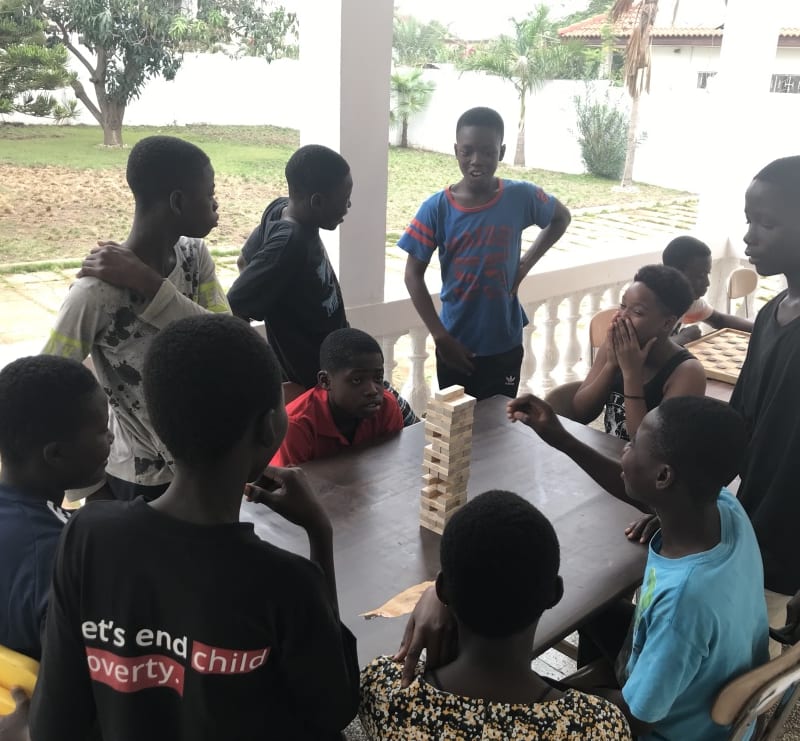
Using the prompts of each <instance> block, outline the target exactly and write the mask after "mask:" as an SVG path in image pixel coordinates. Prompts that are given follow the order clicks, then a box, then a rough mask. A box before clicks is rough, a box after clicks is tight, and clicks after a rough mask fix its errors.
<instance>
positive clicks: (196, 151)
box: [125, 136, 211, 207]
mask: <svg viewBox="0 0 800 741" xmlns="http://www.w3.org/2000/svg"><path fill="white" fill-rule="evenodd" d="M210 166H211V160H210V159H209V158H208V155H207V154H206V153H205V152H204V151H203V150H202V149H200V147H198V146H196V145H194V144H192V143H191V142H187V141H185V140H184V139H178V138H177V137H175V136H148V137H145V138H144V139H141V140H140V141H139V142H137V143H136V144H135V145H134V146H133V148H132V149H131V153H130V155H128V166H127V169H126V172H125V177H126V179H127V181H128V186H129V187H130V189H131V192H132V193H133V197H134V200H135V201H136V203H138V204H140V205H142V206H146V207H150V206H153V205H155V204H156V203H158V202H159V201H162V200H165V199H167V198H169V196H170V194H171V193H173V192H174V191H176V190H183V189H184V188H186V186H187V184H189V183H190V182H192V181H194V180H197V179H199V178H201V177H202V175H203V171H204V170H205V168H206V167H210Z"/></svg>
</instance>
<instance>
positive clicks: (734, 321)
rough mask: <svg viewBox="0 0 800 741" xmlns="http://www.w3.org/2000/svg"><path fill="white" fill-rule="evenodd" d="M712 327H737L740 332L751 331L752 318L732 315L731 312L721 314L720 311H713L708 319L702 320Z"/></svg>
mask: <svg viewBox="0 0 800 741" xmlns="http://www.w3.org/2000/svg"><path fill="white" fill-rule="evenodd" d="M704 321H705V323H706V324H709V325H710V326H712V327H713V328H714V329H725V328H730V329H738V330H739V331H741V332H752V331H753V324H754V322H753V320H752V319H745V318H744V317H741V316H734V315H733V314H723V313H722V312H720V311H715V312H714V313H713V314H712V315H711V316H710V317H708V319H705V320H704Z"/></svg>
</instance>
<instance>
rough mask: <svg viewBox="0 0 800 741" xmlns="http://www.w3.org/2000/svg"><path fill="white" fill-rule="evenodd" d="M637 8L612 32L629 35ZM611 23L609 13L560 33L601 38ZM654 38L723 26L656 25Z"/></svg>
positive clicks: (798, 34) (798, 31) (790, 32)
mask: <svg viewBox="0 0 800 741" xmlns="http://www.w3.org/2000/svg"><path fill="white" fill-rule="evenodd" d="M636 12H637V11H636V8H635V7H634V8H631V10H629V11H628V12H627V13H626V14H625V15H624V16H623V17H622V18H620V20H619V21H617V23H615V24H614V26H613V27H612V28H611V31H612V34H613V35H614V36H615V37H616V38H625V37H626V36H629V35H630V33H631V30H632V29H633V26H634V24H635V22H636ZM609 25H610V21H609V20H608V15H607V14H605V13H601V14H600V15H596V16H593V17H592V18H587V19H586V20H585V21H579V22H578V23H573V24H572V25H571V26H567V27H566V28H562V29H559V31H558V34H559V36H561V38H563V39H600V38H601V37H602V35H603V29H604V28H606V27H607V26H609ZM780 35H781V36H782V37H787V38H788V37H791V38H800V28H782V29H781V34H780ZM651 36H652V37H653V38H666V37H669V38H704V37H709V38H710V37H718V38H719V37H721V36H722V28H712V27H711V26H708V27H703V26H656V27H654V28H653V31H652V33H651Z"/></svg>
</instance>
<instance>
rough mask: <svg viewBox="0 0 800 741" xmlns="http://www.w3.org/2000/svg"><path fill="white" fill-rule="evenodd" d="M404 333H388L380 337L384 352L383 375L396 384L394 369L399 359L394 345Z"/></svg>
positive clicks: (392, 383)
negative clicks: (395, 354)
mask: <svg viewBox="0 0 800 741" xmlns="http://www.w3.org/2000/svg"><path fill="white" fill-rule="evenodd" d="M401 337H402V335H399V334H387V335H381V336H380V338H379V341H380V344H381V351H382V352H383V377H384V378H385V379H386V380H387V381H388V382H389V383H390V384H391V385H392V386H394V381H393V379H394V369H395V368H397V361H396V360H395V358H394V346H395V344H397V340H399V339H400V338H401Z"/></svg>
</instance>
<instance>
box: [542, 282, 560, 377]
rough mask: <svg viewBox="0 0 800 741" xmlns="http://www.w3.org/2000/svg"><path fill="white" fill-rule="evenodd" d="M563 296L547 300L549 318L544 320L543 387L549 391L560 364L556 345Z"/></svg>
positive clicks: (546, 306)
mask: <svg viewBox="0 0 800 741" xmlns="http://www.w3.org/2000/svg"><path fill="white" fill-rule="evenodd" d="M561 300H562V297H560V296H559V297H555V298H549V299H547V301H546V302H545V308H546V310H547V318H546V319H545V320H544V353H543V356H542V389H543V390H544V391H545V392H547V391H549V390H550V389H551V388H553V386H555V385H556V384H555V381H554V380H553V375H552V374H553V371H554V370H555V367H556V366H557V365H558V358H559V353H558V346H557V345H556V339H555V331H556V325H557V324H558V307H559V304H560V303H561Z"/></svg>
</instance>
